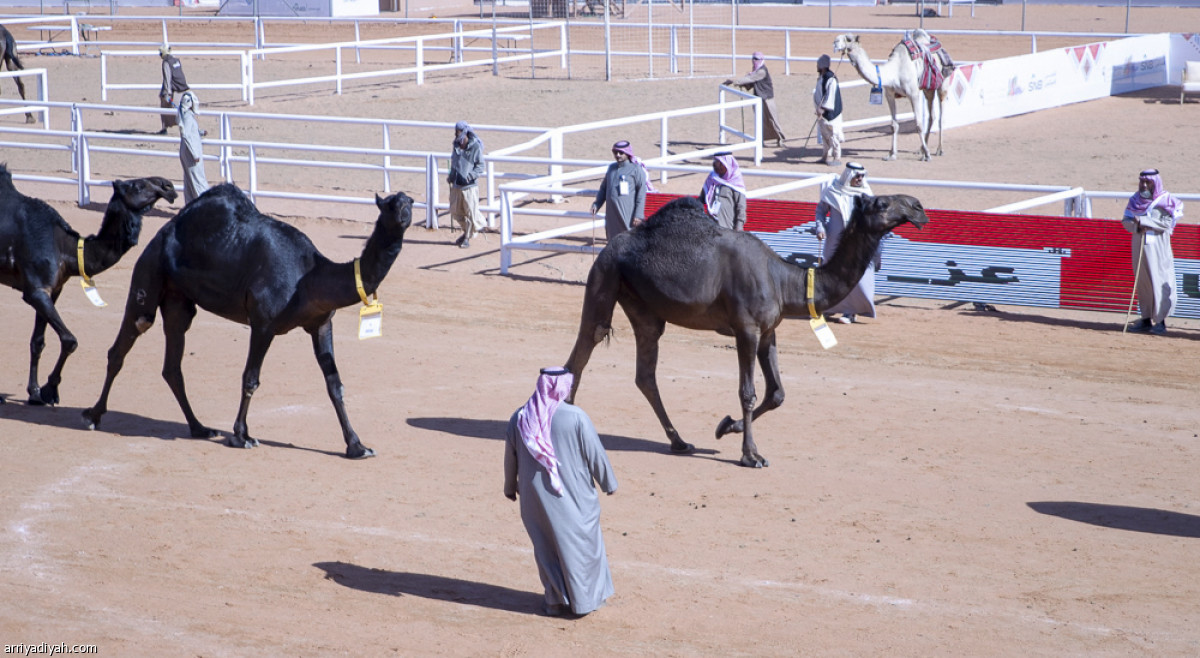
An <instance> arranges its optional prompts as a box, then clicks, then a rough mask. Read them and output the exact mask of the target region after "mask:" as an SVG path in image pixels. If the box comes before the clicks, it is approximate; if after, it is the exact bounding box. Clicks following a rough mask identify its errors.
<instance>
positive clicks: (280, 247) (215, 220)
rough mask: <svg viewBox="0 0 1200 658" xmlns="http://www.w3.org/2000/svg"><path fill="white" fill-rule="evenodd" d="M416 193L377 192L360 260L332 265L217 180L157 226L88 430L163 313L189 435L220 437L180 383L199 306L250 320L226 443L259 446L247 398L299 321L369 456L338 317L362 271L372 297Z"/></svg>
mask: <svg viewBox="0 0 1200 658" xmlns="http://www.w3.org/2000/svg"><path fill="white" fill-rule="evenodd" d="M412 203H413V202H412V199H411V198H409V197H408V196H407V195H405V194H403V193H397V194H393V195H391V196H389V197H387V198H386V199H381V198H379V196H378V195H376V197H375V205H376V206H378V208H379V218H378V220H376V222H375V229H374V231H372V233H371V236H370V237H369V238H368V239H367V243H366V245H365V246H364V248H363V252H362V256H361V257H360V258H358V259H356V261H351V262H347V263H335V262H333V261H331V260H329V259H328V258H326V257H325V256H323V255H321V253H320V252H319V251H317V248H316V247H315V246H313V243H312V241H311V240H309V239H308V236H306V235H305V234H304V233H302V232H301V231H300V230H299V229H297V228H295V227H293V226H291V225H288V224H285V223H283V222H281V221H279V220H276V219H273V218H271V217H268V216H266V215H264V214H262V213H260V212H259V211H258V209H257V208H255V207H254V204H253V203H251V202H250V200H249V199H248V198H247V197H246V195H245V194H244V193H243V192H242V191H241V190H239V189H238V188H237V187H235V186H233V185H231V184H228V183H227V184H223V185H218V186H217V187H214V188H212V189H210V190H208V191H207V192H205V193H204V194H202V195H200V196H199V197H198V198H196V199H195V200H194V201H192V202H191V203H189V204H188V205H187V206H185V207H184V209H183V210H182V211H181V212H180V213H179V214H178V215H176V216H175V218H174V219H172V220H171V221H169V222H167V224H166V225H164V226H163V227H162V229H160V230H159V232H158V234H157V235H155V236H154V239H152V240H151V241H150V242H149V244H147V245H146V250H145V251H144V252H143V253H142V255H141V257H140V258H138V261H137V264H136V265H135V266H134V268H133V280H132V282H131V283H130V286H129V299H128V300H127V301H126V302H125V317H124V319H123V320H122V322H121V328H120V330H119V331H118V333H117V338H116V340H115V341H114V342H113V346H112V348H111V349H109V351H108V374H107V376H106V378H105V380H104V390H103V391H102V392H101V393H100V399H99V401H97V402H96V404H95V406H93V407H92V408H90V409H87V410H85V411H84V412H83V418H84V421H85V422H86V423H87V424H88V427H89V428H90V429H95V428H97V427H99V426H100V417H101V416H103V415H104V413H105V412H106V411H107V410H108V395H109V392H110V391H111V390H112V384H113V380H114V379H116V377H117V374H118V373H119V372H120V371H121V366H122V365H123V364H124V363H125V355H126V354H128V353H129V350H130V349H132V348H133V344H134V342H135V341H136V340H137V339H138V336H140V335H141V334H143V333H145V331H146V330H147V329H149V328H150V326H151V325H153V324H154V318H155V314H156V313H157V312H159V311H161V312H162V319H163V334H164V335H165V336H166V354H165V356H164V357H163V371H162V374H163V379H165V380H166V381H167V385H168V386H170V387H171V392H172V393H174V394H175V399H176V401H178V402H179V406H180V408H181V409H182V410H183V415H184V416H185V417H186V418H187V423H188V428H189V429H190V431H191V435H192V436H193V437H197V438H212V437H215V436H217V432H216V431H215V430H212V429H209V428H208V427H205V426H204V425H202V424H201V423H200V421H199V420H197V419H196V416H195V414H193V413H192V407H191V405H190V404H189V403H188V399H187V393H186V391H185V389H184V383H183V369H182V361H183V352H184V334H185V333H186V332H187V330H188V328H189V327H190V326H191V324H192V319H193V318H194V317H195V316H196V307H197V306H199V307H200V308H203V309H204V310H206V311H209V312H211V313H214V314H216V315H219V316H221V317H223V318H225V319H226V320H232V321H233V322H238V323H241V324H245V325H249V326H250V354H249V356H248V357H247V358H246V367H245V370H244V371H243V372H242V400H241V406H240V407H239V408H238V414H237V420H235V421H234V424H233V435H232V436H230V437H229V439H228V440H227V441H226V443H227V444H228V445H230V446H233V447H238V448H252V447H254V446H257V445H258V441H257V440H255V439H253V438H251V436H250V434H249V430H248V427H247V425H246V414H247V412H248V410H249V408H250V398H251V396H253V395H254V391H255V390H257V389H258V384H259V380H258V376H259V371H260V370H261V368H262V364H263V360H264V359H265V358H266V356H267V350H268V349H270V347H271V341H273V340H274V339H275V337H276V336H282V335H283V334H286V333H287V332H289V331H291V330H292V329H295V328H297V327H299V328H302V329H304V331H306V332H308V334H309V335H310V336H311V337H312V344H313V352H314V353H315V354H316V357H317V363H318V364H319V365H320V367H321V372H322V373H323V374H324V377H325V388H326V390H327V391H328V393H329V399H330V400H332V401H333V408H334V410H335V411H336V413H337V418H338V422H339V424H340V425H341V428H342V434H343V436H344V437H345V440H346V456H347V457H349V458H352V459H359V458H363V457H372V456H374V455H375V451H373V450H371V449H370V448H367V447H366V446H364V445H363V444H362V442H361V441H359V439H358V435H357V434H355V433H354V430H353V429H352V428H351V427H350V420H349V418H348V417H347V415H346V407H345V404H344V403H343V401H342V380H341V377H340V376H339V375H338V370H337V364H336V363H334V359H333V314H334V312H336V311H337V310H338V309H339V308H342V307H345V306H350V305H352V304H355V303H358V302H359V301H360V297H359V293H358V289H357V286H356V283H355V270H356V267H358V268H359V269H360V270H361V281H362V288H363V289H364V290H365V292H366V294H367V295H373V294H374V293H375V291H376V289H377V288H378V287H379V285H380V283H382V282H383V278H384V276H386V275H387V273H388V270H389V269H391V267H392V263H394V262H395V260H396V257H397V256H398V255H399V254H400V249H401V247H402V246H403V244H404V232H405V230H406V229H408V227H409V226H410V225H411V224H412Z"/></svg>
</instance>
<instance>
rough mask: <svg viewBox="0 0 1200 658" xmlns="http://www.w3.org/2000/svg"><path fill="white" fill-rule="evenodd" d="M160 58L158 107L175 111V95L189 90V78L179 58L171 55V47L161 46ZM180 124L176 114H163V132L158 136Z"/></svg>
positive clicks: (159, 49)
mask: <svg viewBox="0 0 1200 658" xmlns="http://www.w3.org/2000/svg"><path fill="white" fill-rule="evenodd" d="M158 56H159V57H160V58H161V59H162V88H160V89H159V90H158V106H159V107H162V108H168V107H169V108H172V109H174V107H175V102H174V101H175V94H181V93H183V92H185V91H187V90H188V88H189V87H188V82H187V76H185V75H184V74H183V64H181V63H180V62H179V58H178V57H175V56H174V55H172V54H171V47H170V46H168V45H162V46H159V47H158ZM178 123H179V122H178V120H177V118H176V116H175V115H174V114H163V115H162V130H160V131H158V134H160V135H165V134H167V128H170V127H171V126H174V125H178Z"/></svg>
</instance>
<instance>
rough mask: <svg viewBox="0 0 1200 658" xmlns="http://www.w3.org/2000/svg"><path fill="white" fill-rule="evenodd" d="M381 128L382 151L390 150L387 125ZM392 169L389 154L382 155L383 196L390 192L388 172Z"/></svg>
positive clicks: (390, 140)
mask: <svg viewBox="0 0 1200 658" xmlns="http://www.w3.org/2000/svg"><path fill="white" fill-rule="evenodd" d="M381 127H382V128H383V150H385V151H390V150H392V136H391V134H390V133H389V132H388V125H387V124H386V123H385V124H383V125H382V126H381ZM391 167H392V155H391V154H390V153H384V154H383V191H384V193H385V194H390V193H391V192H392V176H391V173H390V172H389V171H388V170H389V169H391Z"/></svg>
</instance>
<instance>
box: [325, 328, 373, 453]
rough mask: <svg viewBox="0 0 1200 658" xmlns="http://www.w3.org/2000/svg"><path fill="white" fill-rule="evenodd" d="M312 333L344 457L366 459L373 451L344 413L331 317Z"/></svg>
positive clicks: (344, 406)
mask: <svg viewBox="0 0 1200 658" xmlns="http://www.w3.org/2000/svg"><path fill="white" fill-rule="evenodd" d="M309 333H310V335H312V343H313V353H314V354H316V355H317V363H318V364H319V365H320V366H321V374H323V375H325V390H326V391H328V393H329V399H330V401H332V402H333V410H334V412H336V413H337V419H338V424H339V425H341V426H342V436H343V437H344V438H345V439H346V457H347V458H348V459H366V458H367V457H374V456H375V451H374V450H372V449H370V448H368V447H366V446H364V445H363V444H362V441H359V440H358V435H357V434H355V433H354V429H353V428H351V427H350V417H349V416H347V415H346V403H345V402H344V400H343V399H342V397H343V391H342V378H341V377H340V376H339V375H338V370H337V364H336V363H334V360H333V319H332V316H330V319H328V320H326V321H325V323H324V324H322V325H321V326H320V327H317V329H316V331H311V332H309Z"/></svg>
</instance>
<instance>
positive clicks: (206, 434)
mask: <svg viewBox="0 0 1200 658" xmlns="http://www.w3.org/2000/svg"><path fill="white" fill-rule="evenodd" d="M189 431H190V432H191V434H192V438H193V439H215V438H217V437H218V436H220V434H221V433H220V432H218V431H216V430H214V429H212V428H211V427H204V426H203V425H201V426H200V427H193V428H191V429H190V430H189ZM254 444H255V445H258V442H257V441H255V442H254Z"/></svg>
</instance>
